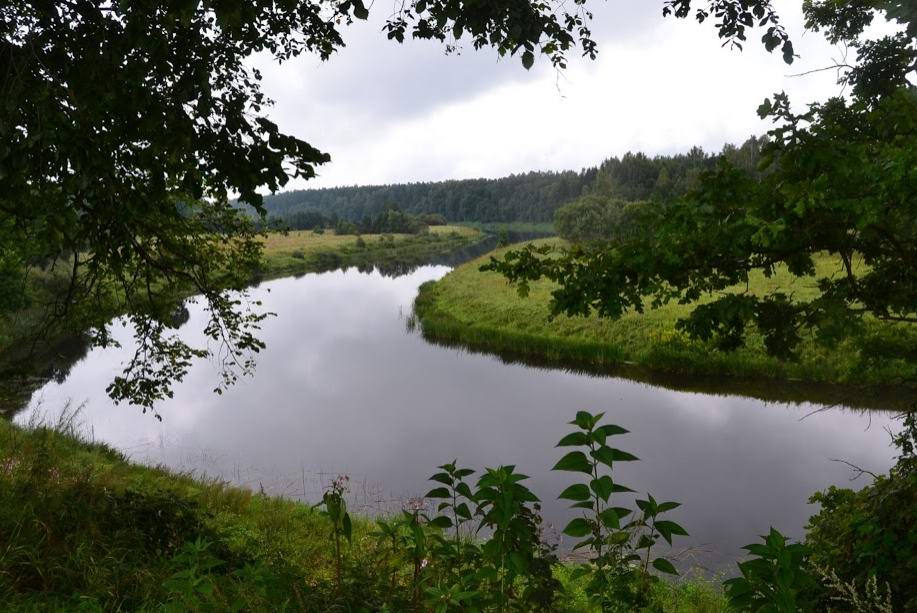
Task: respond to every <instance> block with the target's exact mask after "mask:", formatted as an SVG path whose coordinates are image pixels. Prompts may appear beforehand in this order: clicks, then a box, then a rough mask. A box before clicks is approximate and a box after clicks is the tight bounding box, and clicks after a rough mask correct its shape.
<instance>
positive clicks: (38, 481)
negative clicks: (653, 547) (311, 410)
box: [0, 420, 727, 612]
mask: <svg viewBox="0 0 917 613" xmlns="http://www.w3.org/2000/svg"><path fill="white" fill-rule="evenodd" d="M419 486H422V484H419ZM377 529H378V526H377V525H376V524H375V522H374V521H372V520H370V519H368V518H356V517H355V518H354V519H353V534H352V541H351V544H350V545H345V547H344V550H343V564H344V568H345V576H346V577H347V583H346V585H345V589H344V590H340V589H338V588H337V586H336V583H335V555H334V547H333V541H332V540H331V539H330V538H329V532H330V531H331V522H330V520H329V519H328V518H327V517H325V516H323V515H322V514H321V513H320V512H319V511H318V510H316V509H315V508H314V507H312V506H310V505H307V504H302V503H299V502H294V501H291V500H285V499H281V498H275V497H270V496H266V495H264V494H259V493H253V492H251V491H248V490H244V489H239V488H235V487H231V486H229V485H226V484H223V483H219V482H215V481H207V480H202V479H195V478H193V477H192V476H191V475H187V474H175V473H171V472H169V471H166V470H164V469H161V468H151V467H146V466H141V465H137V464H134V463H131V462H130V461H129V460H128V459H127V458H126V457H125V456H124V455H123V454H121V453H119V452H118V451H115V450H113V449H111V448H110V447H107V446H106V445H104V444H100V443H95V442H91V441H89V440H87V439H86V438H85V437H83V438H81V437H80V434H79V429H78V427H76V426H75V425H74V423H73V421H66V420H65V421H62V422H60V423H58V424H56V425H55V427H52V428H48V427H32V428H24V427H19V426H16V425H13V424H11V423H10V422H8V421H5V420H0V535H3V538H2V539H0V603H2V604H3V607H2V608H3V610H4V611H34V610H42V611H49V610H76V609H79V610H157V611H158V610H176V611H178V610H230V609H233V610H248V611H260V610H281V609H283V610H294V611H326V610H363V608H364V607H366V608H367V610H379V609H380V608H382V607H383V606H385V605H386V604H387V603H396V604H395V605H394V606H395V609H392V610H397V609H398V605H397V603H398V602H401V603H402V604H403V603H405V602H410V599H411V598H412V589H411V581H412V575H413V568H412V567H411V565H410V564H409V562H408V561H407V560H405V559H403V558H399V557H393V555H392V553H391V550H390V548H389V546H388V545H387V540H386V539H378V538H376V536H374V535H373V532H374V531H375V530H377ZM567 570H568V569H567V568H565V567H563V566H561V567H559V568H558V575H559V578H560V580H561V581H562V582H563V583H564V585H565V593H564V595H563V596H562V600H561V602H560V604H559V607H558V608H557V609H556V610H559V611H571V612H579V611H583V612H585V611H591V610H592V609H591V608H590V607H589V605H588V604H587V601H586V598H585V595H584V593H583V591H582V586H581V585H580V584H578V583H576V582H573V581H571V580H570V577H569V573H568V572H566V571H567ZM652 599H653V603H652V604H653V605H654V607H655V608H654V609H653V610H657V611H671V612H689V611H707V612H716V611H725V610H727V609H726V605H725V599H724V597H723V596H722V594H721V592H720V591H719V588H718V587H715V586H713V585H711V584H708V583H706V582H703V581H699V580H695V581H685V582H681V583H678V584H674V583H665V582H663V583H660V584H658V585H657V586H656V587H655V588H654V592H653V597H652Z"/></svg>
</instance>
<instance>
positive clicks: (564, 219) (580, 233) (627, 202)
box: [554, 136, 765, 242]
mask: <svg viewBox="0 0 917 613" xmlns="http://www.w3.org/2000/svg"><path fill="white" fill-rule="evenodd" d="M764 144H765V137H754V136H753V137H751V138H749V139H748V140H746V141H745V142H744V143H743V144H742V145H741V146H735V145H726V146H725V147H724V148H723V150H722V151H721V152H720V153H719V154H716V155H710V154H707V153H705V152H704V151H703V150H702V149H701V148H699V147H694V148H692V149H691V150H690V151H689V152H688V153H686V154H679V155H673V156H657V157H655V158H649V157H647V156H645V155H643V154H642V153H637V154H631V153H628V154H626V155H625V156H624V157H622V158H620V159H618V158H611V159H608V160H605V161H604V162H603V163H602V165H601V166H599V168H598V171H597V173H596V179H595V182H594V183H593V185H592V186H591V188H590V190H589V191H588V193H586V194H584V195H582V196H581V197H579V198H577V199H576V200H574V201H572V202H570V203H568V204H566V205H564V206H562V207H560V208H559V209H558V210H557V211H556V213H555V216H554V229H555V231H556V232H557V233H558V234H559V235H560V236H561V237H562V238H565V239H567V240H570V241H574V242H586V241H611V240H613V241H622V240H627V239H630V238H637V237H640V236H645V235H646V233H648V232H652V230H653V225H654V223H655V221H656V220H657V219H658V218H659V216H660V215H664V213H665V208H666V207H665V205H666V203H669V202H673V201H675V200H677V199H678V198H680V197H682V196H684V195H685V194H686V193H687V192H688V191H689V190H690V189H692V188H693V187H694V186H695V185H696V184H697V181H698V179H699V178H700V176H701V174H702V173H703V172H704V171H706V170H711V169H712V168H713V167H714V165H715V164H716V163H717V161H718V160H719V159H721V158H725V159H727V160H728V161H729V162H730V163H731V164H732V165H734V166H736V167H737V168H740V169H743V170H745V171H748V172H750V173H752V174H756V173H758V170H757V169H758V162H759V161H760V157H761V147H762V146H763V145H764Z"/></svg>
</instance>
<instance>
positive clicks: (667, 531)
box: [654, 519, 688, 545]
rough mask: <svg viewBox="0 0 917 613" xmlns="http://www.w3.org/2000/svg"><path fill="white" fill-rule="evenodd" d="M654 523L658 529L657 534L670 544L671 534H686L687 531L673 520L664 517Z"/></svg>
mask: <svg viewBox="0 0 917 613" xmlns="http://www.w3.org/2000/svg"><path fill="white" fill-rule="evenodd" d="M654 525H655V527H656V530H658V531H659V534H661V535H662V538H664V539H665V540H666V541H667V542H668V543H669V545H671V544H672V535H673V534H677V535H679V536H688V533H687V531H686V530H685V529H684V528H682V527H681V526H680V525H678V524H676V523H675V522H673V521H669V520H665V519H664V520H659V521H657V522H656V523H655V524H654Z"/></svg>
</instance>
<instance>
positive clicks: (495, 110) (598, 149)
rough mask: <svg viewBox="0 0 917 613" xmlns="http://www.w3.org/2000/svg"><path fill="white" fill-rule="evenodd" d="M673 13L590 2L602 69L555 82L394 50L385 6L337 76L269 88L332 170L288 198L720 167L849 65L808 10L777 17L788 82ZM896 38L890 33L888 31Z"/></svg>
mask: <svg viewBox="0 0 917 613" xmlns="http://www.w3.org/2000/svg"><path fill="white" fill-rule="evenodd" d="M662 4H663V3H662V0H607V1H604V2H603V1H596V0H591V1H590V2H589V4H588V6H589V8H591V10H592V11H593V13H594V16H595V19H594V21H593V23H592V30H593V37H594V39H595V40H596V41H597V42H598V47H599V55H598V57H597V59H596V60H594V61H591V60H589V59H588V58H581V57H579V56H578V54H576V53H574V54H571V55H570V57H569V63H568V68H567V69H566V70H565V71H560V72H558V71H556V70H555V69H554V68H552V67H551V65H550V62H548V61H547V59H546V58H543V57H539V58H538V60H537V61H536V64H535V66H534V67H533V68H532V69H531V70H528V71H526V70H525V69H524V68H523V67H522V65H521V62H520V61H519V58H518V57H505V58H500V57H499V56H498V54H497V53H496V51H494V50H493V49H482V50H479V51H475V50H474V49H473V48H472V47H471V45H470V44H468V43H467V42H466V43H465V44H464V46H463V48H461V49H460V51H459V53H458V54H451V55H446V54H445V53H444V47H443V46H442V45H440V44H438V43H434V42H430V41H412V40H406V41H405V43H404V44H400V45H399V44H397V43H395V42H394V41H389V40H387V39H386V37H385V34H384V33H383V32H382V31H381V28H382V23H383V22H384V19H385V17H386V16H387V15H388V11H387V10H386V2H385V1H384V0H383V1H382V2H376V3H375V4H374V6H373V7H372V9H371V14H370V19H369V20H368V22H356V23H354V25H353V26H351V27H345V28H344V31H343V33H344V40H345V42H346V45H347V46H346V47H345V48H343V49H341V50H340V51H339V52H338V53H336V54H335V55H334V56H333V57H332V58H331V59H330V60H329V61H327V62H321V61H319V60H318V59H317V58H316V57H312V56H306V57H300V58H297V59H296V60H293V61H290V62H286V63H284V64H277V63H276V62H274V61H273V60H272V59H271V58H270V57H269V56H261V57H257V58H255V59H254V61H253V64H254V65H255V66H257V67H258V68H259V69H260V70H261V71H262V72H263V74H264V82H263V86H264V89H265V92H266V93H267V94H268V96H269V97H271V98H272V99H273V100H274V101H275V105H274V107H273V108H272V109H271V110H270V111H269V116H270V117H271V119H272V120H274V121H275V122H277V123H278V124H279V125H280V128H281V129H282V130H283V131H285V132H287V133H290V134H294V135H296V136H298V137H300V138H303V139H304V140H306V141H308V142H309V143H311V144H312V145H314V146H316V147H318V148H319V149H321V150H323V151H326V152H328V153H329V154H331V158H332V161H331V163H329V164H326V165H324V166H321V167H319V169H318V172H319V176H318V177H317V178H315V179H312V180H310V181H302V180H294V181H291V182H290V183H289V184H288V185H287V186H286V188H285V189H286V190H289V189H301V188H304V187H330V186H337V185H366V184H381V183H404V182H413V181H434V180H443V179H463V178H473V177H500V176H505V175H508V174H512V173H521V172H527V171H529V170H567V169H576V170H578V169H580V168H583V167H586V166H594V165H596V164H598V163H599V162H600V161H601V160H602V159H604V158H607V157H610V156H620V155H622V154H624V153H626V152H627V151H642V152H644V153H646V154H648V155H656V154H671V153H678V152H684V151H687V150H688V149H690V148H691V147H692V146H694V145H698V146H701V147H703V148H704V149H705V150H707V151H719V150H720V149H722V147H723V144H724V143H727V142H732V143H737V144H738V143H741V142H742V141H743V140H745V139H746V138H747V137H748V136H750V135H752V134H762V133H764V132H766V131H767V130H768V128H769V124H768V123H765V122H763V121H762V120H760V119H759V118H758V116H757V114H756V109H757V107H758V105H759V104H760V103H761V102H762V101H763V99H764V98H765V97H767V96H770V95H771V94H773V93H774V92H777V91H786V92H787V93H789V94H790V95H791V99H792V100H793V102H794V104H795V106H796V107H797V109H802V108H804V105H805V104H807V103H809V102H812V101H816V100H824V99H825V98H828V97H830V96H832V95H837V94H838V93H840V91H841V88H840V87H839V86H838V85H837V83H836V75H835V71H833V70H828V71H823V72H817V73H814V74H810V75H805V76H792V75H797V74H798V73H801V72H805V71H809V70H813V69H817V68H823V67H826V66H830V65H832V62H833V60H841V59H842V58H843V54H844V50H843V49H842V48H840V47H837V46H833V45H830V44H828V43H827V42H826V41H825V40H824V38H823V37H822V35H821V34H819V33H817V32H811V31H805V28H804V25H803V18H802V11H801V5H802V2H801V0H777V1H776V2H775V5H776V7H777V9H778V12H779V14H780V16H781V19H782V22H783V23H784V25H785V27H786V29H787V31H788V32H789V33H790V35H791V37H792V40H793V42H794V45H795V48H796V52H797V54H798V55H799V56H800V57H799V58H797V59H796V61H795V62H794V63H793V64H792V65H791V66H788V65H786V64H784V63H783V61H782V59H781V57H780V54H779V52H775V53H773V54H769V53H767V52H766V51H765V50H764V49H763V46H762V45H761V43H760V42H759V39H760V36H761V32H760V31H759V30H755V31H753V32H752V34H751V36H749V40H748V42H747V44H746V45H745V49H744V51H741V52H740V51H738V50H731V49H729V48H728V47H727V48H724V47H721V41H720V40H719V39H718V38H717V35H716V31H715V29H714V26H713V23H712V21H713V20H710V21H708V22H706V23H704V24H698V23H697V22H696V21H695V20H694V19H693V18H692V19H687V20H677V19H674V18H671V17H668V18H663V17H662ZM883 29H884V28H883Z"/></svg>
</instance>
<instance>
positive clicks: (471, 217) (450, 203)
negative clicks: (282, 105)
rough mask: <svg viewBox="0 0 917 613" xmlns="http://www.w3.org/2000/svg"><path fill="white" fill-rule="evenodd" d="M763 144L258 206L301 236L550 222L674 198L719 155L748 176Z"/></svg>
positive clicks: (283, 199) (342, 190) (330, 192)
mask: <svg viewBox="0 0 917 613" xmlns="http://www.w3.org/2000/svg"><path fill="white" fill-rule="evenodd" d="M763 142H764V141H763V138H755V137H752V138H750V139H749V140H747V141H746V142H745V143H744V144H742V145H741V146H734V145H726V147H724V148H723V150H722V151H721V152H720V153H716V154H713V153H707V152H705V151H704V150H703V149H701V148H699V147H694V148H692V149H691V150H690V151H688V152H687V153H683V154H677V155H660V156H655V157H649V156H647V155H644V154H643V153H626V154H625V155H623V156H622V157H620V158H617V157H613V158H609V159H607V160H605V161H604V162H602V163H601V164H600V165H599V166H597V167H591V168H585V169H583V170H581V171H579V172H576V171H564V172H528V173H525V174H518V175H510V176H508V177H503V178H500V179H464V180H454V181H439V182H432V183H406V184H395V185H370V186H351V187H332V188H321V189H308V190H299V191H292V192H284V193H281V194H275V195H272V196H266V197H265V199H264V202H265V207H266V208H267V211H268V215H269V218H270V219H271V221H272V223H276V224H279V225H282V224H286V225H287V226H289V227H296V228H303V229H308V228H309V227H329V223H330V224H331V225H332V226H333V225H334V224H336V223H338V221H339V220H345V221H349V222H352V223H354V224H360V223H362V222H363V220H365V219H367V218H369V219H372V218H375V217H377V216H379V215H380V214H382V213H383V212H384V211H385V210H386V209H388V208H392V206H397V207H398V208H399V209H400V210H401V211H403V212H405V213H409V214H412V215H418V216H419V215H425V214H436V215H440V216H442V217H443V218H445V219H447V220H449V221H468V222H479V223H493V222H529V223H550V222H552V221H554V216H555V213H556V212H557V210H558V209H559V208H560V207H562V206H564V205H566V204H568V203H570V202H572V201H574V200H576V199H578V198H581V197H583V196H588V195H597V196H600V197H603V198H615V199H618V200H621V201H626V202H633V201H644V200H645V201H659V202H664V201H667V200H672V199H675V198H678V197H679V196H681V195H683V194H684V193H685V192H686V191H687V190H689V189H690V188H691V186H692V185H694V184H695V183H696V181H697V179H698V177H699V176H700V174H701V173H702V172H703V171H704V170H707V169H710V168H712V167H713V166H714V164H715V163H716V160H717V159H718V158H719V157H720V156H726V157H727V158H729V159H730V161H732V162H733V163H734V164H736V165H737V166H739V167H741V168H746V169H750V170H753V169H754V168H755V167H756V166H757V162H758V158H759V155H760V148H761V145H762V144H763ZM310 224H311V226H310Z"/></svg>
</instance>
